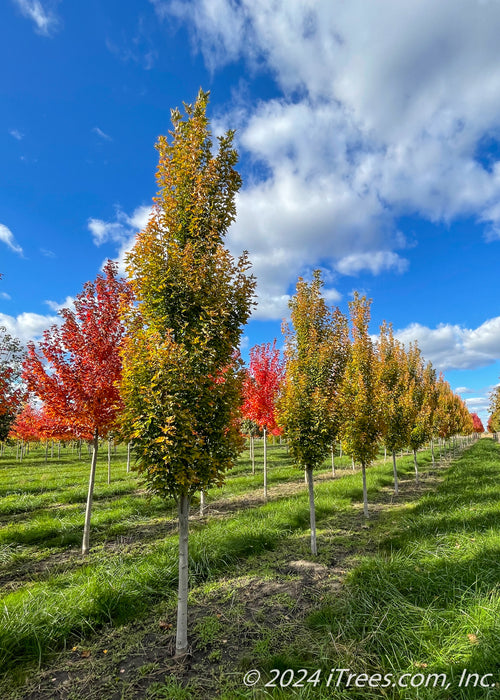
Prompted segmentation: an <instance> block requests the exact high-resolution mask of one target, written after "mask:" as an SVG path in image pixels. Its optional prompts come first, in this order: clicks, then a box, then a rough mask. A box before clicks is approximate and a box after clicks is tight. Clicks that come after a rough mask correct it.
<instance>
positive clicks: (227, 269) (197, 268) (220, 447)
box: [121, 90, 255, 654]
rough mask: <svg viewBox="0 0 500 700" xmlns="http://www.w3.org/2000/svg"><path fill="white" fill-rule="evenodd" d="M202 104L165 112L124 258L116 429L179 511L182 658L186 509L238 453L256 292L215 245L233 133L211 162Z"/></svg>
mask: <svg viewBox="0 0 500 700" xmlns="http://www.w3.org/2000/svg"><path fill="white" fill-rule="evenodd" d="M207 103H208V93H204V92H203V91H201V90H200V92H199V94H198V97H197V100H196V102H195V104H194V105H184V109H185V115H183V114H182V113H181V112H180V111H179V110H178V109H175V110H172V113H171V116H172V124H173V130H172V131H171V132H170V136H171V140H170V142H169V140H168V139H167V137H165V136H160V137H159V139H158V142H157V144H156V148H157V150H158V152H159V164H158V169H157V173H156V178H157V183H158V187H159V192H158V196H157V197H156V199H155V204H154V207H153V211H152V214H151V217H150V219H149V222H148V224H147V226H146V228H145V229H144V230H143V231H142V232H140V233H139V234H138V236H137V239H136V243H135V245H134V248H133V249H132V251H131V253H130V254H129V256H128V266H127V271H128V274H129V278H130V284H131V286H132V288H133V291H134V295H135V298H136V301H137V303H136V305H135V306H134V307H133V308H131V309H130V311H129V313H128V314H126V316H125V318H126V323H127V328H128V336H127V339H126V341H125V344H124V348H123V352H122V357H123V379H122V384H121V391H122V396H123V399H124V403H125V409H124V413H123V421H122V422H123V426H124V429H125V430H126V431H127V434H128V435H129V436H130V438H131V439H133V441H134V450H135V454H136V465H137V468H138V469H139V471H140V472H141V473H142V474H143V476H144V477H145V479H146V481H147V483H148V486H149V489H150V490H151V491H152V492H154V493H156V494H158V495H160V496H161V497H164V498H167V497H173V498H174V499H175V500H176V502H177V506H178V523H179V583H178V608H177V632H176V649H177V653H178V654H182V653H184V652H185V651H186V650H187V647H188V636H187V595H188V534H189V505H190V501H191V498H192V496H193V494H194V493H195V492H196V491H205V490H207V489H208V488H209V487H210V486H213V485H216V486H217V485H221V484H222V482H223V481H224V477H225V473H226V470H227V469H229V468H230V467H231V466H232V465H233V464H234V462H235V460H236V458H237V455H238V454H239V452H240V450H241V449H242V447H243V438H242V435H241V433H240V430H239V420H240V417H241V411H240V409H241V403H242V386H243V380H244V369H243V363H242V362H241V359H240V358H239V355H238V352H237V349H238V345H239V341H240V337H241V332H242V326H243V324H245V323H246V321H247V319H248V317H249V315H250V312H251V308H252V305H253V294H254V287H255V282H254V280H253V277H252V276H250V275H249V274H248V268H249V263H248V259H247V255H246V253H244V254H243V255H242V256H241V257H240V258H239V259H238V260H237V261H235V260H234V258H233V257H232V256H231V254H230V253H229V251H228V250H227V249H226V248H225V247H224V244H223V238H224V236H225V234H226V232H227V230H228V227H229V226H230V224H231V223H232V222H233V220H234V219H235V216H236V209H235V195H236V192H237V191H238V189H239V188H240V185H241V178H240V176H239V174H238V173H237V171H236V170H235V167H234V166H235V165H236V162H237V153H236V151H235V150H234V148H233V136H234V134H233V132H232V131H229V132H227V133H226V134H225V135H223V136H220V137H219V139H218V140H219V148H218V151H217V152H216V153H212V140H211V136H210V130H209V125H208V118H207V116H206V108H207Z"/></svg>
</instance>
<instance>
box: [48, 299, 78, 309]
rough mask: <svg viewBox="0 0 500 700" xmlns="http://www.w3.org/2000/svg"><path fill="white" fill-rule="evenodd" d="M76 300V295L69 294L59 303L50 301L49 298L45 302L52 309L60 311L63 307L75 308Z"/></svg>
mask: <svg viewBox="0 0 500 700" xmlns="http://www.w3.org/2000/svg"><path fill="white" fill-rule="evenodd" d="M74 301H75V298H74V297H70V296H67V297H66V299H65V300H64V301H63V302H61V303H59V302H57V301H50V300H47V301H46V302H45V303H46V304H47V306H48V307H49V308H50V309H52V311H60V310H61V309H71V310H74V306H73V302H74Z"/></svg>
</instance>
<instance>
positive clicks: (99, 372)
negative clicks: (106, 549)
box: [23, 260, 131, 555]
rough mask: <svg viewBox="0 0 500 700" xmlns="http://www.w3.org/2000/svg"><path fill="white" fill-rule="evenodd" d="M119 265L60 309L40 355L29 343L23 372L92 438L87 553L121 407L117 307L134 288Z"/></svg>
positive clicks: (61, 416) (55, 411)
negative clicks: (103, 447)
mask: <svg viewBox="0 0 500 700" xmlns="http://www.w3.org/2000/svg"><path fill="white" fill-rule="evenodd" d="M117 269H118V268H117V265H116V263H113V262H111V261H110V260H109V261H108V262H107V263H106V265H105V266H104V275H98V276H97V278H96V280H95V282H86V283H85V285H84V287H83V291H82V292H81V293H80V294H78V295H77V297H76V299H75V301H74V307H75V310H74V311H73V310H71V309H62V310H61V311H60V312H59V313H60V315H61V316H62V318H63V323H62V324H61V325H60V326H57V325H54V326H52V327H51V328H50V329H49V330H46V331H45V332H44V334H43V339H42V340H41V341H40V353H41V356H40V354H39V353H38V352H37V350H36V349H35V345H34V343H30V344H29V345H28V355H27V357H26V359H25V362H24V371H23V376H24V378H25V380H26V383H27V385H28V389H29V391H30V392H31V393H32V394H34V395H36V396H37V397H38V398H39V399H41V400H42V401H43V403H44V409H45V412H46V415H47V416H48V417H52V418H53V419H55V420H56V421H57V423H58V424H59V425H60V426H65V427H67V428H68V429H69V428H71V429H72V430H73V431H74V433H75V434H76V435H89V436H91V437H92V444H93V455H92V463H91V468H90V476H89V487H88V494H87V505H86V509H85V524H84V530H83V542H82V554H83V555H85V554H87V553H88V551H89V538H90V516H91V512H92V496H93V491H94V480H95V469H96V461H97V450H98V444H99V437H102V436H104V435H106V433H107V432H108V431H109V430H111V429H112V428H113V427H114V426H115V424H116V419H117V415H118V412H119V411H120V408H121V399H120V393H119V387H118V382H119V380H120V377H121V356H120V353H119V350H120V346H121V343H122V338H123V335H124V326H123V323H122V321H121V318H120V314H119V310H120V308H121V307H122V305H124V304H125V305H126V304H129V303H130V301H131V292H130V288H129V286H128V284H127V283H126V281H125V280H123V279H121V278H119V277H118V273H117Z"/></svg>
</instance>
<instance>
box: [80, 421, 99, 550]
mask: <svg viewBox="0 0 500 700" xmlns="http://www.w3.org/2000/svg"><path fill="white" fill-rule="evenodd" d="M92 444H93V447H94V450H93V452H92V462H91V465H90V477H89V490H88V493H87V506H86V508H85V523H84V526H83V541H82V556H85V555H86V554H88V553H89V542H90V516H91V513H92V497H93V495H94V482H95V469H96V464H97V448H98V446H99V435H98V432H97V430H96V431H95V433H94V439H93V441H92Z"/></svg>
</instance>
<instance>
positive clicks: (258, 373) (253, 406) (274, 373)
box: [243, 340, 284, 499]
mask: <svg viewBox="0 0 500 700" xmlns="http://www.w3.org/2000/svg"><path fill="white" fill-rule="evenodd" d="M283 372H284V366H283V362H282V361H281V359H280V351H279V350H278V348H277V347H276V340H274V341H273V344H272V346H271V344H270V343H263V344H262V345H256V346H254V347H253V348H251V349H250V366H249V368H248V372H247V376H246V379H245V384H244V389H243V392H244V397H245V402H244V404H243V415H244V416H245V418H247V419H249V420H251V421H254V422H255V423H257V425H258V426H259V428H261V429H262V430H263V432H264V498H266V499H267V432H268V431H269V432H270V433H271V434H273V435H279V434H280V432H281V428H280V427H279V426H278V423H277V422H276V417H277V416H276V401H277V399H278V393H279V390H280V386H281V383H282V381H283Z"/></svg>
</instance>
